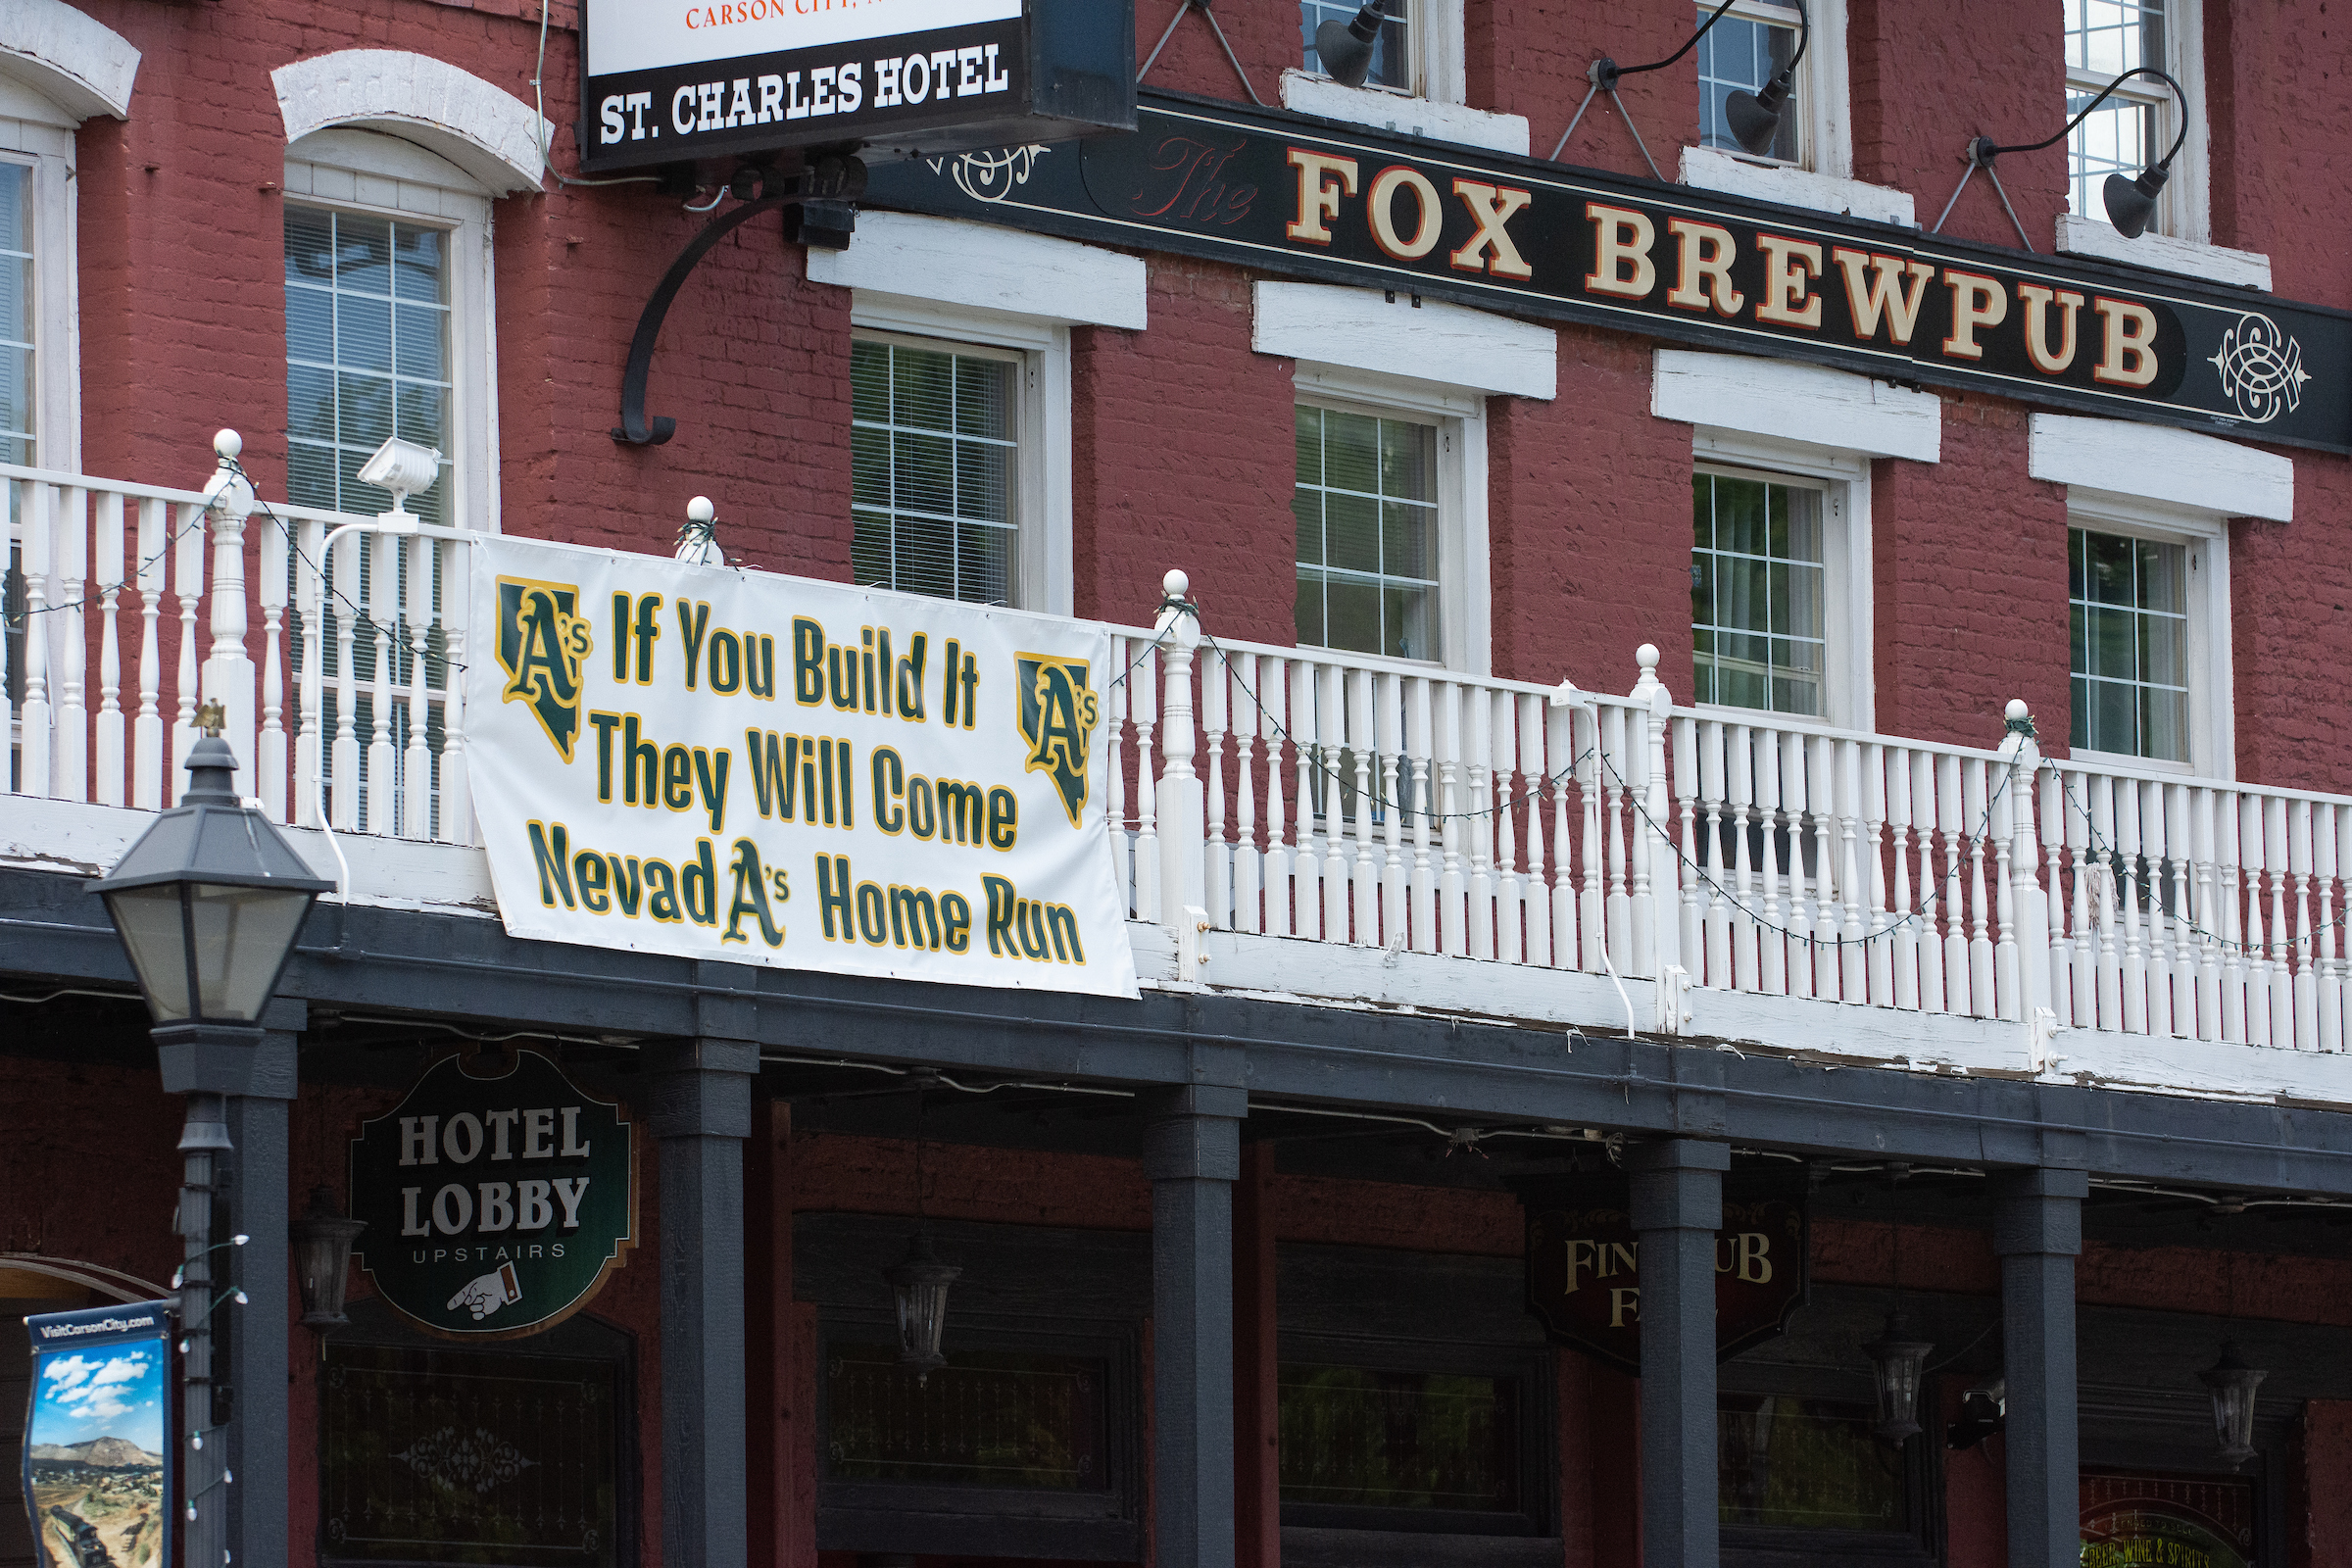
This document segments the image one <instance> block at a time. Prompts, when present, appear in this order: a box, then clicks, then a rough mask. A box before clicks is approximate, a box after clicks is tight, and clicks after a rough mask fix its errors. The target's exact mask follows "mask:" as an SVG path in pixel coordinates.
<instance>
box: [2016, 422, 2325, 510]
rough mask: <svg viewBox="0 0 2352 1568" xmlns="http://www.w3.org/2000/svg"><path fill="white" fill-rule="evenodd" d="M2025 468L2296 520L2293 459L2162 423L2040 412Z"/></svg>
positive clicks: (2173, 501)
mask: <svg viewBox="0 0 2352 1568" xmlns="http://www.w3.org/2000/svg"><path fill="white" fill-rule="evenodd" d="M2026 471H2027V472H2028V473H2030V474H2032V475H2033V476H2034V478H2036V479H2047V480H2050V481H2051V482H2053V483H2056V484H2063V485H2069V486H2073V485H2081V486H2082V487H2084V488H2085V489H2090V490H2104V491H2106V492H2108V493H2109V494H2111V495H2118V496H2134V497H2139V498H2142V499H2145V500H2149V501H2156V502H2163V503H2167V504H2169V505H2171V506H2175V507H2186V508H2190V509H2193V510H2195V511H2199V512H2208V513H2212V514H2213V515H2216V516H2222V517H2260V518H2262V519H2264V520H2265V521H2268V522H2292V521H2293V520H2294V516H2295V463H2294V460H2293V459H2292V458H2283V457H2280V456H2278V454H2277V453H2274V452H2262V451H2258V450H2256V449H2255V448H2253V447H2249V446H2241V445H2240V444H2238V443H2237V442H2235V441H2225V440H2222V439H2221V438H2220V437H2218V436H2210V435H2199V434H2198V433H2197V432H2195V431H2193V430H2173V429H2168V428H2166V427H2165V426H2163V425H2157V424H2139V423H2135V422H2133V421H2131V420H2128V419H2094V418H2091V417H2087V416H2084V415H2079V414H2036V415H2034V416H2033V418H2032V421H2031V423H2030V424H2029V426H2028V435H2027V448H2026Z"/></svg>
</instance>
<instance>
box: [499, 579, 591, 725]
mask: <svg viewBox="0 0 2352 1568" xmlns="http://www.w3.org/2000/svg"><path fill="white" fill-rule="evenodd" d="M579 600H580V591H579V589H578V588H576V587H574V586H572V585H571V584H570V583H567V582H535V581H533V580H532V579H530V578H528V577H501V578H499V579H498V662H499V664H500V666H501V667H502V668H504V669H505V670H506V672H507V689H506V691H505V692H504V693H503V694H502V695H503V696H504V697H505V699H506V701H508V702H510V703H528V704H530V705H531V711H532V712H533V713H535V714H537V715H538V717H539V727H540V728H541V729H543V730H545V731H547V738H548V740H549V741H550V742H551V743H553V744H554V746H555V748H556V751H557V752H558V753H559V754H560V755H561V756H562V757H563V759H564V760H565V761H566V762H568V761H570V760H571V747H572V743H573V742H574V741H576V740H578V739H579V738H580V661H581V660H583V659H585V658H587V657H588V654H589V651H590V650H591V649H593V648H594V647H595V646H596V644H595V639H594V638H593V637H592V636H591V635H590V632H589V627H588V619H587V617H586V616H584V615H580V614H577V613H575V612H576V611H577V610H578V609H579Z"/></svg>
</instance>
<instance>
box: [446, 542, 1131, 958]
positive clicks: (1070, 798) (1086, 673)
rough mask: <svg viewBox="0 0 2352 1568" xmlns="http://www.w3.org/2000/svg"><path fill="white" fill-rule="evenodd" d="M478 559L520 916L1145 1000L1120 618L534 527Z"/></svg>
mask: <svg viewBox="0 0 2352 1568" xmlns="http://www.w3.org/2000/svg"><path fill="white" fill-rule="evenodd" d="M472 557H473V581H472V604H473V621H472V627H473V630H472V633H471V638H472V641H471V645H470V650H469V657H468V662H467V666H466V768H467V777H468V779H469V781H470V782H471V785H472V794H473V806H474V813H475V817H476V819H477V821H478V822H479V824H480V828H481V834H482V840H483V844H484V846H485V847H486V849H487V850H488V852H489V861H490V877H491V885H492V888H493V890H494V891H495V892H496V894H497V896H498V906H499V912H500V915H501V916H502V918H503V919H504V920H505V922H506V927H507V929H508V931H510V932H511V933H513V934H514V935H515V936H518V937H529V938H535V939H538V940H542V941H549V942H568V943H575V944H579V945H581V946H585V947H593V948H605V949H621V950H625V951H629V952H636V953H657V954H668V955H673V956H680V957H690V958H718V959H725V960H730V961H733V962H738V963H759V964H768V965H772V966H777V967H783V968H795V969H818V970H828V971H831V972H834V973H840V974H855V975H866V976H872V977H876V978H886V979H900V980H933V981H945V982H952V983H955V984H960V985H977V986H999V987H1012V988H1024V989H1030V990H1047V991H1074V992H1084V993H1088V994H1090V995H1095V996H1107V997H1133V996H1135V995H1136V994H1137V992H1136V977H1135V956H1134V954H1133V952H1132V951H1131V950H1130V948H1129V946H1128V941H1127V903H1126V899H1125V898H1124V896H1123V895H1122V893H1121V891H1120V889H1119V888H1118V887H1117V885H1116V881H1115V877H1114V873H1113V864H1112V860H1111V854H1110V832H1111V828H1110V825H1109V823H1108V821H1107V819H1106V817H1105V814H1104V805H1103V795H1104V791H1105V789H1106V788H1107V785H1106V781H1105V778H1104V772H1105V768H1106V765H1107V764H1106V761H1105V754H1106V749H1107V745H1108V740H1107V736H1108V725H1107V722H1106V717H1107V715H1106V714H1105V712H1104V704H1105V693H1106V691H1107V689H1108V688H1107V685H1106V682H1109V681H1112V680H1115V679H1118V678H1121V672H1119V671H1117V670H1113V669H1111V668H1110V638H1109V634H1108V632H1107V631H1105V630H1104V629H1103V628H1102V627H1100V626H1095V625H1090V624H1086V623H1083V622H1071V621H1067V620H1058V619H1052V618H1049V617H1046V616H1042V615H1029V614H1023V613H1019V612H1016V611H1005V610H989V609H984V608H981V607H978V606H973V605H962V604H956V603H953V602H951V601H946V600H939V599H928V598H919V597H916V596H913V595H909V594H892V593H881V592H873V591H867V590H863V589H858V588H850V587H846V586H845V587H835V586H832V585H829V584H825V583H812V582H809V581H806V580H803V579H798V578H784V577H777V576H773V575H771V574H768V573H765V572H755V571H742V570H734V569H728V568H722V567H712V566H698V565H690V564H682V563H678V562H672V561H662V560H659V559H656V558H652V557H646V556H627V555H620V554H616V553H614V552H611V551H601V550H584V549H578V548H575V547H572V546H567V545H552V544H542V543H537V542H533V541H527V540H519V539H484V540H481V541H479V542H477V543H476V544H475V545H474V546H473V547H472ZM1136 678H1137V679H1139V680H1148V679H1152V678H1153V677H1152V665H1151V664H1150V662H1146V663H1144V664H1143V665H1141V666H1140V667H1139V670H1138V672H1137V675H1136Z"/></svg>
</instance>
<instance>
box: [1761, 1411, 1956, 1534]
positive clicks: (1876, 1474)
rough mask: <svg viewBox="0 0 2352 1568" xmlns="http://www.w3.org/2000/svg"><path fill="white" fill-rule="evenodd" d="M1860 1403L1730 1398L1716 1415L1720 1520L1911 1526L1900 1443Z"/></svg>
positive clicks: (1810, 1526) (1881, 1528)
mask: <svg viewBox="0 0 2352 1568" xmlns="http://www.w3.org/2000/svg"><path fill="white" fill-rule="evenodd" d="M1875 1415H1876V1412H1875V1411H1874V1410H1873V1409H1872V1407H1871V1406H1869V1405H1866V1404H1841V1403H1838V1401H1836V1400H1834V1399H1808V1398H1802V1397H1796V1396H1793V1395H1787V1394H1765V1395H1740V1394H1727V1395H1723V1396H1721V1397H1719V1398H1718V1400H1717V1406H1716V1416H1715V1486H1716V1492H1715V1497H1716V1516H1717V1517H1718V1518H1719V1519H1720V1520H1721V1521H1722V1522H1723V1523H1724V1524H1727V1525H1751V1526H1761V1527H1765V1528H1776V1529H1784V1530H1838V1531H1872V1532H1885V1533H1892V1532H1896V1531H1903V1530H1908V1529H1909V1528H1910V1527H1911V1519H1910V1511H1911V1510H1910V1497H1909V1495H1908V1487H1907V1485H1906V1476H1905V1468H1904V1462H1903V1449H1902V1448H1901V1447H1899V1446H1890V1445H1888V1444H1886V1443H1882V1442H1880V1441H1879V1438H1878V1436H1877V1434H1876V1433H1874V1432H1873V1431H1872V1430H1871V1424H1872V1421H1873V1420H1874V1419H1875Z"/></svg>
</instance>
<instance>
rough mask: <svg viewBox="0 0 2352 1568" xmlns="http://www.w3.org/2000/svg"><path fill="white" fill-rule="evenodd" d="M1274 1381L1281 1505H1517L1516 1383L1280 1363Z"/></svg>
mask: <svg viewBox="0 0 2352 1568" xmlns="http://www.w3.org/2000/svg"><path fill="white" fill-rule="evenodd" d="M1278 1381H1279V1387H1280V1400H1279V1406H1278V1408H1279V1417H1278V1419H1279V1426H1280V1432H1281V1444H1280V1453H1281V1461H1280V1475H1281V1486H1282V1500H1283V1501H1284V1502H1286V1503H1312V1504H1321V1505H1324V1506H1331V1507H1348V1508H1420V1509H1448V1510H1458V1511H1467V1512H1474V1513H1509V1512H1512V1511H1515V1510H1516V1509H1518V1507H1519V1506H1520V1503H1519V1495H1518V1494H1519V1488H1518V1481H1519V1460H1518V1442H1517V1437H1518V1429H1519V1418H1518V1413H1517V1403H1518V1400H1517V1394H1518V1391H1517V1388H1516V1386H1515V1383H1514V1380H1512V1379H1509V1378H1502V1377H1481V1376H1467V1375H1459V1374H1451V1373H1437V1372H1409V1371H1389V1370H1382V1369H1376V1368H1371V1367H1355V1366H1314V1365H1294V1364H1291V1363H1287V1362H1286V1363H1284V1364H1283V1366H1282V1367H1281V1369H1280V1371H1279V1373H1278Z"/></svg>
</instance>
